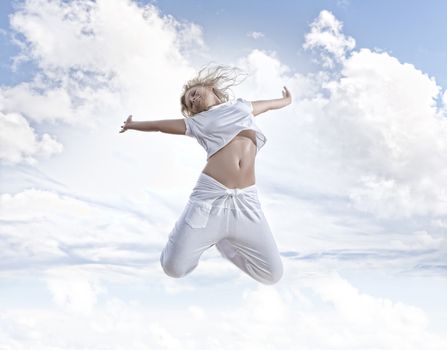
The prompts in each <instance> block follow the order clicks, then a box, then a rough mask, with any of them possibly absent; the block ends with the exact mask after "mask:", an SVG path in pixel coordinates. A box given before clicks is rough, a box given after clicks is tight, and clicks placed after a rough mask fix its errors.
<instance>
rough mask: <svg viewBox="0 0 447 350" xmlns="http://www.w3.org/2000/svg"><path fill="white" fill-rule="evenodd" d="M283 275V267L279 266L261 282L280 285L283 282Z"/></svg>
mask: <svg viewBox="0 0 447 350" xmlns="http://www.w3.org/2000/svg"><path fill="white" fill-rule="evenodd" d="M283 274H284V268H283V265H282V264H279V265H278V266H276V267H275V268H274V269H272V270H271V271H270V273H269V274H268V276H266V277H265V278H263V279H262V281H261V282H262V283H264V284H267V285H272V284H275V283H278V282H279V281H280V280H281V278H282V276H283Z"/></svg>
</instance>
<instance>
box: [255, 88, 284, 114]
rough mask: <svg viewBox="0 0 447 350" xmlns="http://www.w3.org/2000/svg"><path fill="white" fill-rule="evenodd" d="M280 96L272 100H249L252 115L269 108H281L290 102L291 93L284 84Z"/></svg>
mask: <svg viewBox="0 0 447 350" xmlns="http://www.w3.org/2000/svg"><path fill="white" fill-rule="evenodd" d="M282 96H283V97H282V98H277V99H273V100H261V101H251V104H252V106H253V115H254V116H257V115H258V114H261V113H264V112H267V111H269V110H271V109H279V108H283V107H285V106H287V105H289V104H291V103H292V95H291V94H290V92H289V90H288V89H287V88H286V87H285V86H284V91H282Z"/></svg>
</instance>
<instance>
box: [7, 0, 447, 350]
mask: <svg viewBox="0 0 447 350" xmlns="http://www.w3.org/2000/svg"><path fill="white" fill-rule="evenodd" d="M446 10H447V4H446V3H445V2H444V1H426V2H409V1H353V0H331V1H330V0H327V1H319V0H317V1H283V2H270V1H244V2H238V1H227V2H222V1H206V2H199V1H192V0H185V1H131V0H107V1H106V0H97V1H68V0H66V1H61V0H52V1H50V0H29V1H24V0H23V1H11V2H8V1H2V2H0V142H1V147H0V165H1V168H0V180H1V181H0V254H1V259H0V348H1V349H2V350H10V349H14V350H16V349H30V348H32V349H85V348H89V349H104V348H107V349H197V348H199V347H205V348H212V349H234V348H236V349H238V348H244V349H261V350H262V349H296V348H297V347H300V348H301V349H309V350H313V349H325V350H326V349H328V350H332V349H371V350H372V349H387V350H388V349H418V350H419V349H422V348H423V349H430V350H431V349H433V350H434V349H445V348H447V336H446V332H445V329H447V316H446V315H447V303H446V301H445V295H446V293H447V274H446V271H447V264H446V259H447V240H446V238H447V166H446V164H447V162H446V160H447V141H446V140H447V91H446V87H447V67H446V65H445V64H443V63H444V62H446V61H447V48H446V46H445V43H444V41H445V36H446V34H447V30H446V27H445V20H444V19H443V17H444V15H443V14H445V13H446V12H447V11H446ZM208 62H216V63H221V64H227V65H231V66H236V67H239V68H241V69H243V70H244V71H246V72H249V76H248V78H247V79H246V80H245V81H244V82H243V83H242V84H240V85H238V86H235V87H233V89H232V91H233V93H234V96H235V97H242V98H244V99H247V100H250V101H254V100H262V99H276V98H280V97H281V90H282V87H283V86H287V87H288V88H289V90H290V92H291V94H292V103H291V104H290V105H289V106H287V107H285V108H282V109H278V110H271V111H268V112H266V113H264V114H262V115H259V116H257V117H256V123H257V125H258V126H259V127H260V129H261V130H262V131H263V132H264V134H265V135H266V137H267V143H266V145H265V146H264V147H263V148H262V150H261V151H260V153H259V154H258V155H257V158H256V184H257V188H258V194H259V198H260V201H261V204H262V207H263V210H264V213H265V215H266V217H267V219H268V222H269V225H270V227H271V228H272V232H273V234H274V237H275V240H276V242H277V245H278V249H279V251H280V254H281V258H282V261H283V264H284V275H283V278H282V279H281V281H279V282H278V283H277V284H275V285H262V284H259V283H258V282H256V281H255V280H253V279H251V278H250V277H249V276H248V275H246V274H244V273H243V272H242V271H240V270H238V269H237V268H236V267H235V266H234V265H232V264H231V263H230V262H228V261H226V260H224V259H223V258H222V257H221V255H220V254H219V253H218V251H217V250H216V249H215V247H212V248H210V249H209V250H207V251H206V252H205V253H204V254H203V255H202V257H201V260H200V263H199V265H198V266H197V267H196V269H195V270H193V271H192V272H191V274H189V275H187V276H185V277H183V278H172V277H169V276H167V275H166V274H165V273H164V272H163V270H162V267H161V265H160V261H159V257H160V253H161V251H162V249H163V247H164V246H165V244H166V243H167V239H168V235H169V232H170V231H171V230H172V228H173V226H174V223H175V222H176V220H177V218H178V217H179V215H180V214H181V213H182V211H183V208H184V206H185V205H186V202H187V199H188V197H189V195H190V193H191V190H192V188H193V187H194V185H195V182H196V180H197V178H198V176H199V174H200V172H201V170H202V169H203V168H204V166H205V165H206V163H205V162H206V153H205V151H204V150H203V149H202V148H201V147H200V145H199V144H198V143H197V142H195V140H193V139H192V138H189V137H186V136H184V135H183V136H182V135H173V134H163V133H149V132H141V131H136V130H128V131H126V132H125V133H119V130H120V127H121V125H122V124H123V120H125V119H126V117H127V116H128V115H129V114H132V115H133V117H134V120H139V121H140V120H160V119H174V118H182V115H181V113H180V105H179V97H180V94H181V88H182V86H183V84H184V83H185V82H186V81H187V80H189V79H191V78H192V77H193V76H194V74H195V73H196V72H197V71H198V69H200V68H201V67H202V66H203V65H204V64H206V63H208Z"/></svg>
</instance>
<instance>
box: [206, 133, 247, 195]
mask: <svg viewBox="0 0 447 350" xmlns="http://www.w3.org/2000/svg"><path fill="white" fill-rule="evenodd" d="M255 158H256V132H255V131H254V130H242V131H241V132H240V133H239V134H237V135H236V136H235V137H234V138H233V139H232V140H231V141H230V142H229V143H228V144H227V145H225V146H224V147H222V148H221V149H220V150H219V151H217V152H216V153H214V154H213V155H212V156H211V157H210V158H209V159H208V162H207V164H206V166H205V168H203V170H202V172H203V173H205V174H207V175H209V176H211V177H212V178H214V179H216V180H217V181H219V182H220V183H221V184H223V185H224V186H226V187H228V188H244V187H248V186H251V185H253V184H255V183H256V179H255Z"/></svg>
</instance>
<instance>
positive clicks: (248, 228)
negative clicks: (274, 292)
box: [216, 210, 283, 284]
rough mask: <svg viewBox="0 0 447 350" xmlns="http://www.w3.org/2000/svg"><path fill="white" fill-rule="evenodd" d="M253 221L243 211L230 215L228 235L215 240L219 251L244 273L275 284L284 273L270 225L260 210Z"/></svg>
mask: <svg viewBox="0 0 447 350" xmlns="http://www.w3.org/2000/svg"><path fill="white" fill-rule="evenodd" d="M259 214H260V219H259V220H254V219H253V218H250V217H248V216H246V215H244V213H243V212H241V211H239V212H238V216H239V217H238V218H236V217H235V214H234V210H232V212H231V214H230V215H231V216H230V234H229V235H228V236H227V237H226V238H224V239H222V240H220V241H219V242H217V243H216V248H217V249H218V250H219V252H220V253H221V254H222V256H224V257H225V258H227V259H228V260H230V261H231V262H232V263H233V264H234V265H236V266H237V267H238V268H240V269H241V270H242V271H244V272H245V273H246V274H248V275H249V276H251V277H252V278H254V279H255V280H256V281H258V282H261V283H263V284H274V283H276V282H278V281H279V280H280V279H281V277H282V275H283V265H282V261H281V257H280V255H279V252H278V248H277V246H276V242H275V239H274V237H273V235H272V232H271V230H270V226H269V224H268V222H267V220H266V218H265V216H264V213H263V212H262V211H260V212H259Z"/></svg>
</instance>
